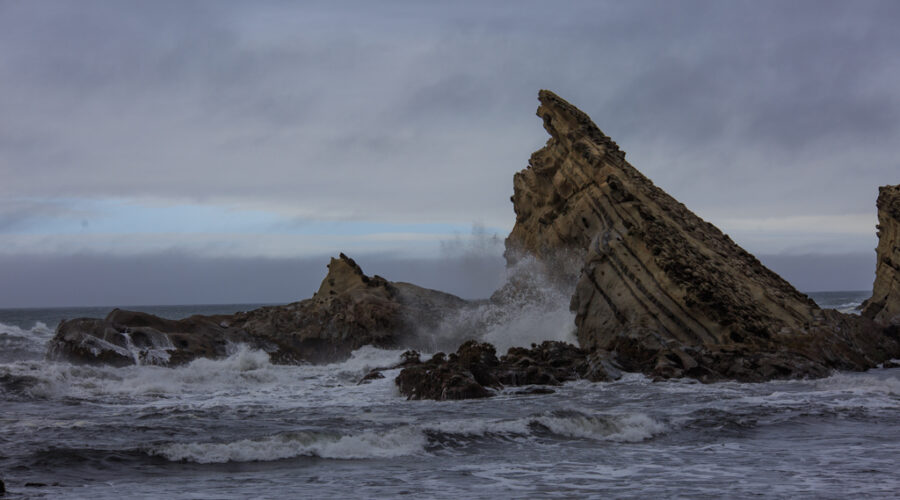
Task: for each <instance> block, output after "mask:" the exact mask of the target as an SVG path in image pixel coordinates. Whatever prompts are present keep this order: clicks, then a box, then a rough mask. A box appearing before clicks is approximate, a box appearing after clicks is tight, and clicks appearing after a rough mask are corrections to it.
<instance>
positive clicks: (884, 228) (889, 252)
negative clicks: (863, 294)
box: [862, 184, 900, 325]
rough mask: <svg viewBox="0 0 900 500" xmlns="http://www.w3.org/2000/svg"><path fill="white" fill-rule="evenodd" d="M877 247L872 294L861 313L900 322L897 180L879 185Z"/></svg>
mask: <svg viewBox="0 0 900 500" xmlns="http://www.w3.org/2000/svg"><path fill="white" fill-rule="evenodd" d="M877 206H878V249H877V250H876V255H877V259H878V260H877V262H878V263H877V264H876V267H875V284H874V286H873V287H872V298H870V299H869V300H867V301H866V303H865V304H864V305H863V311H862V314H863V315H864V316H866V317H868V318H872V319H874V320H875V321H878V322H880V323H884V324H893V325H900V184H898V185H896V186H882V187H881V188H879V189H878V202H877Z"/></svg>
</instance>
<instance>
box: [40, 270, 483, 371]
mask: <svg viewBox="0 0 900 500" xmlns="http://www.w3.org/2000/svg"><path fill="white" fill-rule="evenodd" d="M328 269H329V272H328V275H327V276H326V277H325V279H324V280H323V281H322V285H321V286H320V288H319V291H318V292H317V293H316V294H315V295H314V296H313V297H312V298H310V299H306V300H303V301H300V302H295V303H292V304H287V305H283V306H270V307H262V308H259V309H256V310H253V311H249V312H240V313H236V314H233V315H221V316H192V317H190V318H187V319H184V320H178V321H175V320H168V319H163V318H158V317H156V316H153V315H150V314H146V313H139V312H133V311H122V310H118V309H117V310H114V311H113V312H111V313H110V314H109V315H108V316H107V317H106V318H105V319H93V318H80V319H74V320H69V321H64V322H62V323H60V325H59V327H57V331H56V335H55V336H54V338H53V339H52V340H51V342H50V347H49V350H48V356H49V357H50V358H52V359H66V360H70V361H76V362H85V363H95V362H100V363H107V364H112V365H117V366H124V365H130V364H136V363H137V364H158V365H177V364H182V363H186V362H188V361H191V360H193V359H195V358H198V357H208V358H219V357H223V356H226V355H228V353H229V352H228V350H229V345H231V344H235V343H244V344H248V345H250V346H251V347H253V348H257V349H263V350H265V351H266V352H268V353H269V355H270V357H271V358H272V360H273V361H274V362H278V363H293V362H317V363H320V362H331V361H336V360H340V359H343V358H346V357H347V356H349V355H350V353H351V352H352V351H353V350H354V349H358V348H360V347H362V346H364V345H374V346H379V347H394V346H397V345H399V344H400V343H401V342H402V341H403V340H404V339H405V338H407V337H411V336H415V335H416V332H417V330H418V329H420V328H430V327H434V326H436V325H437V324H438V322H439V321H440V319H441V318H442V317H444V316H445V315H447V314H450V313H451V312H452V311H455V310H457V309H458V308H461V307H463V306H464V305H465V304H466V301H464V300H463V299H460V298H458V297H455V296H453V295H450V294H446V293H443V292H438V291H435V290H429V289H426V288H421V287H418V286H415V285H411V284H408V283H394V282H390V281H387V280H385V279H384V278H382V277H380V276H373V277H369V276H366V275H365V274H364V273H363V272H362V269H360V267H359V266H358V265H357V264H356V262H354V261H353V260H352V259H350V258H349V257H347V256H345V255H343V254H341V256H340V258H338V259H332V260H331V263H330V264H329V265H328Z"/></svg>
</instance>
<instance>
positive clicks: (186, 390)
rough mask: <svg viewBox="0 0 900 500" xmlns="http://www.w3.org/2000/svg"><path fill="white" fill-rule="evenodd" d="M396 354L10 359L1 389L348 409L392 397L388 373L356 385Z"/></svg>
mask: <svg viewBox="0 0 900 500" xmlns="http://www.w3.org/2000/svg"><path fill="white" fill-rule="evenodd" d="M401 353H402V351H399V350H395V351H388V350H380V349H376V348H373V347H365V348H362V349H360V350H358V351H355V352H354V353H353V354H352V355H351V357H350V358H349V359H348V360H347V361H345V362H343V363H334V364H331V365H276V364H273V363H272V362H271V360H270V358H269V355H268V354H267V353H266V352H264V351H260V350H254V349H251V348H249V347H247V346H246V345H235V346H233V353H232V354H231V355H230V356H228V357H226V358H222V359H208V358H199V359H196V360H194V361H192V362H190V363H188V364H186V365H183V366H177V367H173V368H166V367H160V366H150V365H146V366H127V367H118V368H117V367H112V366H106V365H76V364H71V363H67V362H49V361H38V360H30V361H16V362H13V363H7V364H2V363H0V390H3V391H5V392H7V393H15V394H16V395H17V396H20V397H28V398H35V399H60V398H76V399H81V400H90V401H105V400H107V398H112V400H113V401H129V402H138V403H141V402H144V403H151V404H154V405H160V404H170V405H178V404H182V403H183V404H189V405H199V406H200V407H205V406H209V405H218V404H245V403H252V404H264V405H281V406H304V405H308V406H321V405H335V404H343V405H351V406H353V405H358V404H368V403H369V402H371V401H373V400H379V399H381V400H383V399H387V398H392V397H395V396H396V389H395V387H394V384H393V377H391V376H390V375H391V374H390V373H387V375H388V377H387V378H385V379H379V380H376V381H373V382H372V383H370V384H367V385H366V386H357V385H356V384H357V382H358V381H359V379H360V378H361V377H362V376H363V375H364V374H365V373H366V372H367V371H368V370H370V369H372V368H376V367H377V368H382V367H385V366H391V365H394V364H396V363H397V362H399V360H400V354H401Z"/></svg>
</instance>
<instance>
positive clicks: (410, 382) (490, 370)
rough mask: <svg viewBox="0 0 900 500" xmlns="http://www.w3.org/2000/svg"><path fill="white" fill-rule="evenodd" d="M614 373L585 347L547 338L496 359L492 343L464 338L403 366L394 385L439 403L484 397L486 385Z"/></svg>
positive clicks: (542, 383)
mask: <svg viewBox="0 0 900 500" xmlns="http://www.w3.org/2000/svg"><path fill="white" fill-rule="evenodd" d="M615 377H617V374H612V375H611V374H610V373H609V372H607V370H606V369H605V366H604V365H603V364H602V363H598V362H596V361H594V360H592V358H591V357H590V356H589V355H588V352H587V351H584V350H583V349H580V348H578V347H576V346H574V345H572V344H567V343H565V342H555V341H547V342H544V343H542V344H540V345H532V346H531V349H525V348H522V347H513V348H510V349H509V351H508V352H507V353H506V355H504V356H502V357H500V358H499V359H498V358H497V353H496V350H495V349H494V346H493V345H491V344H488V343H483V342H477V341H474V340H470V341H468V342H465V343H464V344H463V345H461V346H460V347H459V349H458V350H457V351H456V352H455V353H451V354H450V355H449V356H445V355H444V354H443V353H438V354H435V355H434V356H433V357H432V358H431V359H430V360H428V361H425V362H424V363H423V362H420V363H418V364H413V365H411V366H408V367H407V368H404V369H403V371H401V372H400V374H399V375H398V376H397V378H396V379H395V383H396V384H397V387H398V388H399V389H400V393H401V394H403V395H404V396H406V397H407V398H408V399H434V400H438V401H445V400H454V399H473V398H486V397H490V396H492V395H493V393H492V392H491V391H490V389H498V388H501V387H504V386H526V385H540V386H545V385H559V384H561V383H563V382H566V381H570V380H575V379H588V380H592V381H595V382H596V381H603V380H610V379H612V378H615ZM549 392H551V393H552V391H549ZM529 393H530V394H545V393H547V392H546V391H542V390H534V391H531V392H529Z"/></svg>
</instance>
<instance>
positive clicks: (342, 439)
mask: <svg viewBox="0 0 900 500" xmlns="http://www.w3.org/2000/svg"><path fill="white" fill-rule="evenodd" d="M665 430H666V426H665V425H663V424H662V423H660V422H658V421H657V420H655V419H653V418H651V417H649V416H647V415H644V414H632V415H585V414H581V413H578V412H568V414H566V415H564V414H559V413H553V414H546V415H544V414H542V415H535V416H533V417H527V418H519V419H509V420H506V419H485V418H474V419H451V420H447V421H444V422H433V423H427V424H401V425H399V426H396V427H393V428H390V429H382V430H366V431H362V432H357V433H349V434H343V435H341V434H333V433H323V432H313V431H295V432H285V433H279V434H276V435H272V436H266V437H263V438H256V439H240V440H237V441H232V442H226V443H210V442H198V443H168V444H165V445H161V446H157V447H155V448H153V449H151V450H150V452H151V453H152V454H155V455H159V456H162V457H165V458H166V459H168V460H172V461H182V460H185V461H190V462H196V463H223V462H255V461H273V460H284V459H290V458H295V457H300V456H315V457H320V458H328V459H340V460H344V459H366V458H391V457H399V456H409V455H430V453H428V452H427V451H426V450H428V449H429V448H433V449H443V448H444V445H445V444H446V443H448V442H450V443H453V445H451V448H453V447H455V446H460V445H461V444H462V445H464V444H465V443H466V440H467V439H469V438H473V437H474V438H483V437H487V438H522V439H534V438H535V437H537V436H539V435H544V434H546V432H548V431H549V432H550V433H551V434H553V435H554V436H555V437H556V438H557V439H563V440H567V439H573V438H574V439H591V440H597V441H613V442H632V443H634V442H641V441H645V440H647V439H650V438H652V437H654V436H656V435H658V434H661V433H663V432H664V431H665Z"/></svg>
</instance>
